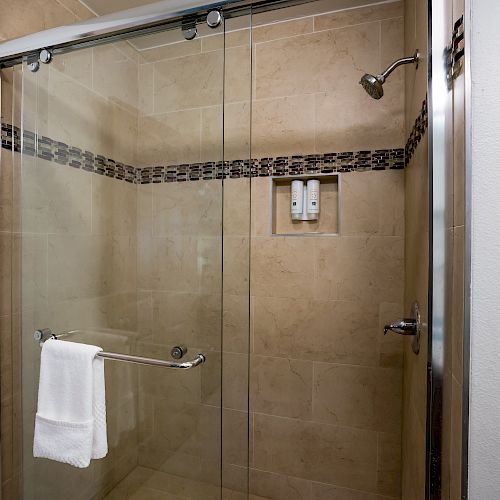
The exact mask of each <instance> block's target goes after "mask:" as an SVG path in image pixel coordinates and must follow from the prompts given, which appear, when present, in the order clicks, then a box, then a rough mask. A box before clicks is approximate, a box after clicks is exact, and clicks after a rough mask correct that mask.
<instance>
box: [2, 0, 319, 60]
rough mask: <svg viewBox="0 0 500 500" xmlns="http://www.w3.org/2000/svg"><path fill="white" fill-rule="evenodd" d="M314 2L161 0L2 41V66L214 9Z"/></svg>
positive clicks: (229, 10) (226, 11) (234, 13)
mask: <svg viewBox="0 0 500 500" xmlns="http://www.w3.org/2000/svg"><path fill="white" fill-rule="evenodd" d="M310 1H312V0H222V1H221V0H219V1H216V0H161V1H160V2H155V3H152V4H149V5H144V6H141V7H135V8H133V9H127V10H123V11H120V12H115V13H112V14H107V15H104V16H99V17H95V18H92V19H89V20H86V21H80V22H77V23H75V24H70V25H67V26H61V27H58V28H52V29H48V30H45V31H40V32H38V33H33V34H31V35H26V36H23V37H20V38H15V39H13V40H8V41H6V42H3V43H0V67H9V66H14V65H16V64H19V63H20V62H22V60H23V57H24V56H28V55H32V54H35V53H37V51H39V50H41V49H43V48H47V49H51V50H52V51H53V52H56V53H57V52H63V51H65V50H71V49H77V48H83V47H86V46H89V45H95V44H96V43H99V42H100V41H112V40H114V39H116V38H123V37H124V36H127V35H131V34H142V33H146V32H151V31H158V30H161V29H163V28H164V26H165V25H166V24H170V23H172V22H174V21H175V20H176V19H177V20H179V21H180V20H181V19H182V18H183V17H186V16H190V17H193V16H194V17H196V16H198V15H199V16H200V17H201V16H203V15H204V14H205V15H206V13H207V11H209V10H212V9H221V10H224V14H225V16H226V17H233V16H237V15H241V13H242V12H243V11H245V10H247V9H248V8H250V7H252V9H255V10H257V11H258V10H267V9H269V8H280V7H284V6H289V5H297V4H302V3H308V2H310ZM255 10H254V11H255ZM238 11H240V12H238Z"/></svg>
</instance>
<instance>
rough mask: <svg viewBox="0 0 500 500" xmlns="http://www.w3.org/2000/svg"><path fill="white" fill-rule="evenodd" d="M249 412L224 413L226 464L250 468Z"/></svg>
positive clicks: (223, 442) (229, 411)
mask: <svg viewBox="0 0 500 500" xmlns="http://www.w3.org/2000/svg"><path fill="white" fill-rule="evenodd" d="M247 436H248V412H245V411H236V410H223V411H222V457H223V460H224V462H225V463H229V464H235V465H240V466H243V467H246V466H248V445H249V443H248V439H247Z"/></svg>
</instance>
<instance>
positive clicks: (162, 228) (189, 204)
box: [153, 181, 223, 237]
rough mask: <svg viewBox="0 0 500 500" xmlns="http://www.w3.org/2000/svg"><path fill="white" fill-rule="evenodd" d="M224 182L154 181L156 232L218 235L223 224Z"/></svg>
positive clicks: (180, 234) (168, 234) (154, 231)
mask: <svg viewBox="0 0 500 500" xmlns="http://www.w3.org/2000/svg"><path fill="white" fill-rule="evenodd" d="M222 196H223V194H222V183H220V182H217V181H198V182H179V183H175V184H169V183H162V184H155V185H153V235H154V236H158V237H172V236H182V237H186V236H192V237H201V236H208V237H210V236H212V237H217V236H219V235H220V233H221V227H222V206H223V205H222V203H223V199H222Z"/></svg>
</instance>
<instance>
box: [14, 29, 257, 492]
mask: <svg viewBox="0 0 500 500" xmlns="http://www.w3.org/2000/svg"><path fill="white" fill-rule="evenodd" d="M196 28H197V31H198V34H197V36H196V37H195V38H194V39H192V40H186V39H185V37H184V36H183V32H182V30H181V28H180V26H179V25H178V24H177V25H176V26H174V27H172V28H168V29H165V30H164V31H162V32H157V33H154V34H148V35H144V36H140V37H139V36H135V37H130V38H129V39H125V40H121V41H116V42H113V43H106V44H101V45H96V46H94V47H90V48H85V49H81V50H76V51H72V52H68V53H65V54H56V55H55V56H54V58H53V61H52V62H51V63H50V64H47V65H45V64H41V65H40V69H39V70H38V71H37V72H32V71H31V70H30V69H29V68H28V67H27V66H26V65H23V67H22V68H21V67H17V68H16V69H15V79H16V85H15V87H16V94H17V96H16V98H17V100H15V101H16V103H15V105H14V106H17V112H18V114H19V117H20V122H21V123H20V126H18V128H17V129H14V130H15V134H14V142H16V141H17V142H16V144H15V148H17V150H18V151H19V152H22V154H20V153H15V154H14V157H15V162H16V163H17V168H18V172H19V176H18V179H17V211H18V224H19V227H18V245H17V248H16V251H17V255H18V258H19V262H20V266H19V278H20V279H19V281H20V295H19V301H20V304H19V305H20V311H21V329H22V334H21V335H22V336H21V338H22V360H21V361H22V362H21V366H22V374H21V376H22V438H23V452H22V466H23V488H22V489H23V498H25V499H37V500H40V499H51V500H57V499H67V498H75V499H76V498H77V499H82V500H86V499H90V498H104V497H106V496H107V498H113V499H114V498H116V499H118V498H119V499H123V498H129V497H133V498H164V497H167V495H172V498H174V496H175V498H177V497H179V498H193V499H195V498H200V499H201V498H203V499H211V498H214V499H216V498H220V497H221V491H222V483H221V481H222V469H223V465H222V463H223V451H222V435H221V433H222V430H223V429H224V425H225V422H224V421H223V415H224V418H225V416H226V414H227V411H224V413H223V410H222V407H223V404H222V351H223V348H222V317H223V289H222V281H223V280H222V276H223V274H222V270H223V266H222V264H223V262H222V255H223V251H222V250H223V238H222V236H223V222H224V226H226V220H224V221H223V213H224V212H223V184H224V180H223V178H224V164H223V160H224V157H223V136H224V131H223V112H224V91H223V89H224V70H225V43H224V41H225V31H224V22H222V24H221V25H220V26H219V27H217V28H215V29H212V28H208V27H207V25H206V23H198V25H197V26H196ZM242 181H248V179H242ZM248 189H249V183H248V182H246V183H243V182H242V183H241V190H240V192H239V194H236V196H237V197H238V199H239V201H240V209H241V208H242V206H243V205H241V203H242V201H244V200H245V199H248V195H247V190H248ZM245 196H246V198H245ZM247 209H248V207H247ZM243 218H245V216H244V217H243ZM246 218H247V219H248V214H247V215H246ZM228 227H229V226H228ZM247 228H248V226H247ZM239 230H240V232H241V231H245V226H244V225H243V226H240V227H239ZM239 237H240V240H241V241H243V244H248V234H247V235H246V240H245V235H243V236H241V235H239ZM242 269H243V271H241V270H240V274H239V275H238V278H236V279H238V280H241V282H242V283H243V288H242V287H241V286H239V287H238V282H236V283H235V282H234V279H235V278H234V276H233V285H234V286H235V287H236V288H237V289H238V290H239V292H238V293H240V294H244V293H245V287H246V286H248V276H245V273H247V272H248V269H246V271H245V266H243V268H242ZM233 295H237V294H234V293H233V294H231V299H232V300H233V301H234V297H233ZM245 300H246V302H247V303H248V296H247V297H246V299H244V300H243V302H242V301H241V300H240V302H241V303H242V304H243V308H242V307H240V309H239V310H238V311H239V313H238V314H241V315H242V316H243V322H241V321H240V323H239V325H240V333H241V331H243V333H244V334H245V335H244V336H243V344H242V345H243V347H242V348H241V349H240V350H241V351H243V352H242V353H241V354H242V355H243V358H242V359H243V361H244V362H247V357H246V354H245V350H246V349H247V340H245V339H247V338H248V336H247V334H248V331H246V332H245V328H248V317H247V310H246V311H245V307H244V305H245ZM245 316H246V323H245ZM233 319H234V317H233ZM245 324H247V326H246V327H245V326H244V325H245ZM41 328H49V329H50V330H51V331H52V332H53V333H54V334H56V335H57V334H61V333H66V332H71V333H70V334H68V335H66V336H65V337H64V341H74V342H81V343H86V344H93V345H98V346H101V347H102V348H103V349H104V350H105V351H109V352H114V353H123V354H128V355H138V356H146V357H151V358H158V359H164V360H171V361H173V359H172V354H171V353H172V349H173V348H175V347H180V348H181V350H182V351H186V352H185V355H184V356H183V357H182V359H180V360H179V361H181V362H182V361H187V360H191V359H193V358H195V357H196V355H197V354H198V353H203V354H204V355H205V357H206V362H205V363H204V364H203V365H201V366H197V367H194V368H192V369H189V370H173V369H169V368H164V367H157V366H145V365H135V364H132V363H127V362H119V361H114V360H107V361H106V362H105V377H106V403H107V429H108V446H109V452H108V455H107V457H106V458H104V459H102V460H93V461H92V462H91V464H90V467H88V468H84V469H78V468H74V467H71V466H69V465H67V464H62V463H59V462H56V461H52V460H48V459H44V458H33V453H32V446H33V430H34V419H35V413H36V408H37V394H38V381H39V365H40V352H41V349H40V345H39V342H37V341H36V340H34V338H33V332H34V331H35V330H37V329H41ZM58 341H61V342H62V341H63V340H58ZM240 361H241V360H240ZM243 383H244V384H245V387H243V389H244V390H246V391H248V389H247V381H246V380H244V381H243ZM240 389H241V387H240ZM244 399H245V402H246V401H247V399H246V398H244ZM241 410H243V411H241ZM240 413H241V415H242V416H243V420H242V419H240V422H239V427H238V428H237V430H236V431H234V432H236V433H240V434H241V436H243V440H244V442H245V443H246V442H247V430H246V427H245V426H246V425H247V424H245V422H247V420H245V418H246V419H248V416H247V414H245V412H244V408H242V409H240ZM243 448H244V449H245V446H244V447H243ZM246 458H247V454H243V458H242V459H240V460H239V462H238V467H239V468H240V469H241V470H245V466H246V465H247V464H246V463H245V460H246ZM243 482H245V481H243ZM169 498H170V496H169Z"/></svg>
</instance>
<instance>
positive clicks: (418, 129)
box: [405, 95, 429, 167]
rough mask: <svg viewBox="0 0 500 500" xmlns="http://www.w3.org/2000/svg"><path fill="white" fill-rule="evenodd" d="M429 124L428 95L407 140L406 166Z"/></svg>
mask: <svg viewBox="0 0 500 500" xmlns="http://www.w3.org/2000/svg"><path fill="white" fill-rule="evenodd" d="M428 126H429V117H428V112H427V95H426V96H425V99H424V100H423V101H422V106H421V108H420V112H419V114H418V116H417V118H416V119H415V123H414V124H413V127H412V129H411V132H410V136H409V137H408V140H407V141H406V145H405V167H406V166H407V165H408V163H410V160H411V158H412V156H413V153H414V152H415V150H416V149H417V146H418V144H419V143H420V141H421V140H422V137H423V136H424V134H425V131H426V130H427V127H428Z"/></svg>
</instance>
